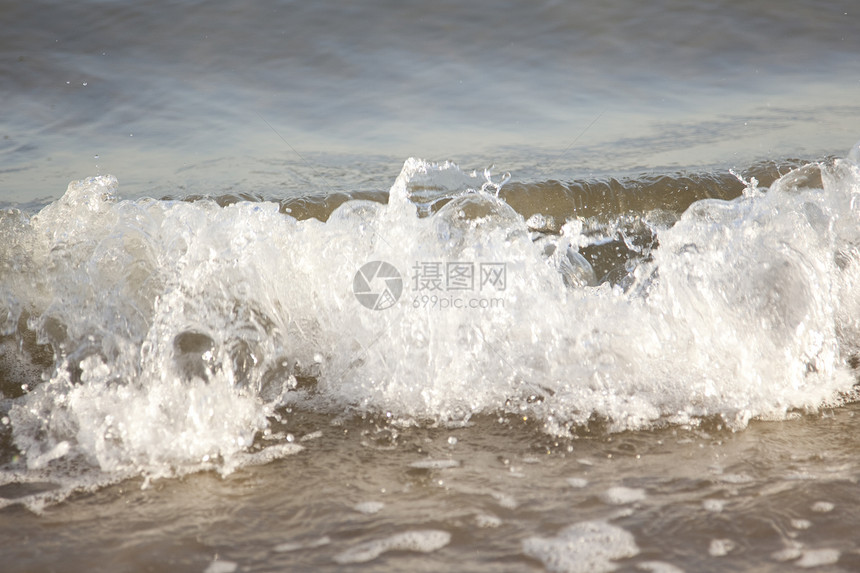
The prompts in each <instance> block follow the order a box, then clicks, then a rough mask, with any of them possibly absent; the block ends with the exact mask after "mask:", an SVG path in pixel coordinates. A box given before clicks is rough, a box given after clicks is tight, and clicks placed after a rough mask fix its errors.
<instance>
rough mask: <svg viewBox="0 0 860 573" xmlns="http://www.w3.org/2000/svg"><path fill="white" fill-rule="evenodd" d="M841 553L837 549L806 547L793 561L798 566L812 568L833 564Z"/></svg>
mask: <svg viewBox="0 0 860 573" xmlns="http://www.w3.org/2000/svg"><path fill="white" fill-rule="evenodd" d="M841 555H842V554H841V553H840V551H839V550H838V549H806V550H804V551H803V555H802V556H801V558H800V559H798V560H797V561H795V562H794V564H795V565H797V566H798V567H803V568H812V567H821V566H823V565H833V564H834V563H836V562H838V561H839V557H840V556H841Z"/></svg>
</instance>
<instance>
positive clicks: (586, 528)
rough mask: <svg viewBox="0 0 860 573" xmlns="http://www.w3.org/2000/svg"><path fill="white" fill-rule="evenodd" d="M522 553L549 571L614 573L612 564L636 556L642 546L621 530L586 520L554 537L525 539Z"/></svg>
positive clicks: (566, 528)
mask: <svg viewBox="0 0 860 573" xmlns="http://www.w3.org/2000/svg"><path fill="white" fill-rule="evenodd" d="M523 552H524V553H525V554H526V555H528V556H529V557H533V558H535V559H537V560H539V561H540V562H542V563H543V565H544V567H546V569H547V570H548V571H552V572H560V573H580V572H582V573H588V572H600V571H614V570H615V569H616V565H615V564H614V563H613V562H612V561H614V560H617V559H624V558H627V557H633V556H635V555H637V554H638V553H639V547H638V546H637V545H636V541H635V539H634V537H633V535H632V534H631V533H630V532H628V531H626V530H624V529H621V528H620V527H617V526H614V525H610V524H608V523H605V522H602V521H584V522H581V523H576V524H574V525H570V526H568V527H565V528H564V529H562V530H561V531H559V533H558V535H556V536H555V537H529V538H528V539H525V540H524V541H523Z"/></svg>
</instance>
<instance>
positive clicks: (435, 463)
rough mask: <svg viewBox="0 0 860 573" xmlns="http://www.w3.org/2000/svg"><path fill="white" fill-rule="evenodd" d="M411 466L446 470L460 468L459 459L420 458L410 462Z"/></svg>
mask: <svg viewBox="0 0 860 573" xmlns="http://www.w3.org/2000/svg"><path fill="white" fill-rule="evenodd" d="M409 467H410V468H416V469H422V470H444V469H450V468H459V467H460V461H459V460H418V461H417V462H412V463H410V464H409Z"/></svg>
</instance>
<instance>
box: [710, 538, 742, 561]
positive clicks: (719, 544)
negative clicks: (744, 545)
mask: <svg viewBox="0 0 860 573" xmlns="http://www.w3.org/2000/svg"><path fill="white" fill-rule="evenodd" d="M735 547H737V544H736V543H735V542H734V541H732V540H731V539H712V540H711V543H710V545H709V546H708V554H709V555H710V556H711V557H725V556H726V555H728V554H729V553H731V552H732V551H734V549H735Z"/></svg>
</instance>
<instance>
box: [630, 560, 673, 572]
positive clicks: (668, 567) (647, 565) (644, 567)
mask: <svg viewBox="0 0 860 573" xmlns="http://www.w3.org/2000/svg"><path fill="white" fill-rule="evenodd" d="M636 568H637V569H639V570H641V571H650V572H651V573H684V570H683V569H681V568H680V567H678V566H676V565H672V564H671V563H666V562H665V561H643V562H641V563H637V564H636Z"/></svg>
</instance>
